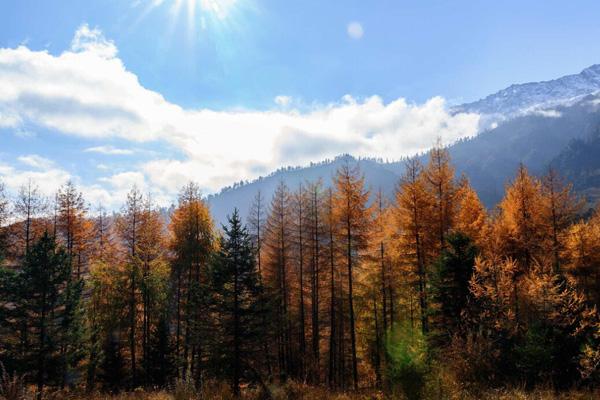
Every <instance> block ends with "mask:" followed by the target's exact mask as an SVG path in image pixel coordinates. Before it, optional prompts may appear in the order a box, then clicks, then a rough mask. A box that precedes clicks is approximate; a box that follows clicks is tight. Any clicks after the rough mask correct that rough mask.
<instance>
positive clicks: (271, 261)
mask: <svg viewBox="0 0 600 400" xmlns="http://www.w3.org/2000/svg"><path fill="white" fill-rule="evenodd" d="M290 202H291V200H290V193H289V190H288V188H287V186H286V185H285V184H284V183H283V182H280V183H279V185H278V186H277V189H276V190H275V193H274V194H273V198H272V200H271V206H270V210H269V216H268V218H267V223H266V229H265V242H264V248H265V256H266V260H265V265H264V267H265V272H264V273H265V278H266V282H265V284H266V285H267V289H268V291H270V295H271V298H272V299H273V301H274V302H275V303H276V304H277V306H276V321H275V324H276V329H277V360H278V368H279V375H280V379H282V380H285V379H286V378H287V376H288V375H290V374H293V373H294V372H295V362H294V360H293V355H292V326H291V322H292V315H291V308H290V301H291V297H290V288H289V282H290V276H291V271H290V270H291V254H290V253H291V242H292V240H291V224H292V217H291V213H290V211H291V208H290Z"/></svg>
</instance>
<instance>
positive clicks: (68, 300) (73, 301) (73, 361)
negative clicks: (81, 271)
mask: <svg viewBox="0 0 600 400" xmlns="http://www.w3.org/2000/svg"><path fill="white" fill-rule="evenodd" d="M71 265H72V263H69V278H68V279H67V283H66V288H65V291H64V305H65V307H64V312H63V316H62V320H61V324H60V325H61V329H60V337H59V341H60V355H61V357H60V363H61V367H62V380H61V382H60V383H61V387H64V386H65V385H69V386H73V385H74V384H76V383H77V381H78V379H79V375H80V371H78V369H77V366H78V364H79V362H80V361H81V360H82V359H83V358H84V357H85V356H86V348H85V329H84V323H83V320H84V309H83V307H82V304H81V296H82V294H83V286H84V282H83V279H81V278H76V277H75V276H74V275H73V271H72V267H71Z"/></svg>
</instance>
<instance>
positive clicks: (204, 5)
mask: <svg viewBox="0 0 600 400" xmlns="http://www.w3.org/2000/svg"><path fill="white" fill-rule="evenodd" d="M248 1H250V0H146V1H145V2H143V4H145V6H144V10H143V11H142V12H141V13H140V15H139V17H138V20H141V19H143V18H144V17H145V16H146V15H147V14H148V13H150V12H151V11H153V10H158V9H162V10H165V11H166V12H167V13H168V15H169V17H170V20H171V23H170V27H169V31H171V30H172V29H173V28H174V26H175V25H178V24H181V23H182V21H183V23H185V25H187V30H188V33H189V34H190V35H194V34H195V33H197V32H198V31H199V30H202V31H207V30H215V31H223V30H226V29H227V27H231V26H232V25H234V24H235V23H236V22H234V19H235V18H236V17H235V14H239V13H237V11H239V6H240V3H242V2H248Z"/></svg>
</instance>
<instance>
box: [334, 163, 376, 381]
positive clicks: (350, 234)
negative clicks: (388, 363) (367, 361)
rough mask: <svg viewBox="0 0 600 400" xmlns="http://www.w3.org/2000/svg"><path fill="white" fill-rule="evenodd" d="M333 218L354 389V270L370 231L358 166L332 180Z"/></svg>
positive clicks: (343, 170) (366, 196)
mask: <svg viewBox="0 0 600 400" xmlns="http://www.w3.org/2000/svg"><path fill="white" fill-rule="evenodd" d="M334 185H335V188H336V191H335V193H334V195H333V206H334V207H333V210H334V218H335V221H336V225H337V228H338V229H337V232H336V233H337V239H338V240H339V241H340V243H344V246H345V257H344V258H345V264H346V267H347V273H348V308H349V310H348V313H349V318H350V344H351V351H352V378H353V383H354V388H355V389H358V383H359V382H358V360H357V352H356V327H355V314H354V293H353V289H354V288H353V285H354V282H353V278H354V269H355V268H358V267H360V264H361V258H362V257H363V255H364V254H363V253H364V252H365V250H367V247H368V239H369V230H370V223H371V218H370V209H369V208H368V206H367V201H368V199H369V191H366V190H365V189H364V177H363V176H361V175H360V170H359V169H358V166H356V167H354V168H352V167H350V165H348V164H344V165H342V166H341V167H340V168H339V169H338V171H337V173H336V176H335V178H334Z"/></svg>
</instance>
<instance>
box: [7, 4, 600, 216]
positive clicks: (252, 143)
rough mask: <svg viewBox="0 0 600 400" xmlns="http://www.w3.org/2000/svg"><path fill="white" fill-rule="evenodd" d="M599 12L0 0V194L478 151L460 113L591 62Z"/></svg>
mask: <svg viewBox="0 0 600 400" xmlns="http://www.w3.org/2000/svg"><path fill="white" fill-rule="evenodd" d="M599 12H600V3H598V2H597V1H586V0H580V1H576V2H564V1H553V0H550V1H527V2H525V1H502V2H488V1H459V0H457V1H434V0H426V1H398V0H396V1H383V0H381V1H378V0H373V1H354V0H345V1H341V0H340V1H337V0H330V1H322V0H321V1H313V0H303V1H297V2H296V1H283V0H131V1H126V0H88V1H86V2H81V1H80V0H62V1H34V0H20V1H10V0H0V180H2V181H3V182H4V184H5V185H6V187H7V189H8V191H9V192H11V193H15V192H16V191H17V190H18V188H19V186H21V185H23V184H24V183H26V182H27V181H28V180H30V179H31V180H33V181H35V182H36V183H37V184H38V185H39V186H40V189H41V190H42V191H43V192H44V193H45V194H47V195H49V196H50V195H51V194H52V193H53V191H55V190H56V188H57V187H58V186H60V185H61V184H63V183H64V182H66V181H67V180H72V181H73V182H74V183H75V184H76V185H78V186H79V187H80V188H81V190H83V191H84V193H85V195H86V198H87V199H88V201H89V202H90V204H91V205H96V204H103V205H104V206H106V207H108V208H118V206H119V205H120V204H121V203H122V202H123V200H124V198H125V194H126V192H127V191H128V190H129V189H130V188H131V186H132V185H133V184H136V185H138V186H139V187H140V188H141V189H142V190H144V191H147V192H150V193H152V195H153V197H154V199H155V200H156V201H157V202H159V203H160V204H162V205H168V204H169V203H170V202H172V201H173V200H174V199H175V198H176V194H177V192H178V189H179V188H180V187H181V186H182V185H183V184H185V183H186V182H188V181H190V180H194V181H196V182H197V183H198V184H199V185H200V187H201V188H202V190H203V191H204V193H207V194H208V193H213V192H216V191H218V190H219V189H220V188H221V187H223V186H226V185H230V184H232V183H234V182H238V181H240V180H249V179H254V178H257V177H258V176H260V175H266V174H268V173H269V172H271V171H273V170H274V169H276V168H278V167H281V166H286V165H305V164H308V163H309V162H311V161H320V160H322V159H324V158H328V157H334V156H336V155H338V154H341V153H351V154H354V155H356V156H373V157H381V158H383V159H398V158H400V157H402V156H406V155H411V154H414V153H416V152H420V151H423V150H425V149H427V148H428V147H430V146H431V145H432V144H433V143H434V142H435V140H436V139H437V138H438V137H439V138H441V139H442V141H443V142H445V143H451V142H452V141H454V140H457V139H459V138H463V137H468V136H473V135H475V134H476V133H477V131H478V126H479V125H478V123H479V116H478V115H476V114H453V113H451V112H449V107H451V106H452V105H457V104H461V103H463V102H468V101H474V100H477V99H479V98H482V97H485V96H486V95H488V94H491V93H493V92H495V91H497V90H500V89H502V88H504V87H506V86H509V85H510V84H513V83H521V82H528V81H539V80H547V79H553V78H556V77H560V76H562V75H566V74H572V73H578V72H579V71H581V70H582V69H584V68H585V67H588V66H590V65H592V64H595V63H598V62H600V40H598V38H599V37H600V24H598V23H597V15H599Z"/></svg>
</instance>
